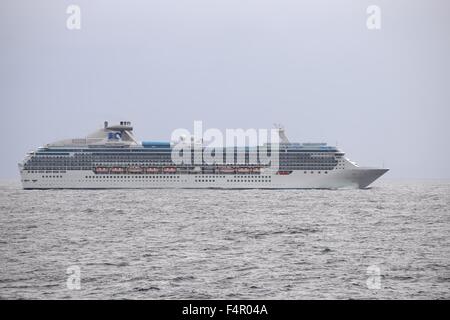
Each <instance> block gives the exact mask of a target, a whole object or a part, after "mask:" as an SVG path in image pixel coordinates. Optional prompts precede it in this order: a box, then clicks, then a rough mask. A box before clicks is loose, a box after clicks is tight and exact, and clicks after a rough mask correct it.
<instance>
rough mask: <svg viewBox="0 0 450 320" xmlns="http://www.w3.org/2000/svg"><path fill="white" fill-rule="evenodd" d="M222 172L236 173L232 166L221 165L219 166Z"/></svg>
mask: <svg viewBox="0 0 450 320" xmlns="http://www.w3.org/2000/svg"><path fill="white" fill-rule="evenodd" d="M219 172H220V173H234V168H231V167H221V168H219Z"/></svg>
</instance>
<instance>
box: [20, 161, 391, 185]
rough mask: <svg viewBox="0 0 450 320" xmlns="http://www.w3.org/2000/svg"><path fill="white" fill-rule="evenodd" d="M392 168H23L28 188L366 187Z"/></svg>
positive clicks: (23, 179)
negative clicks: (276, 170) (107, 171)
mask: <svg viewBox="0 0 450 320" xmlns="http://www.w3.org/2000/svg"><path fill="white" fill-rule="evenodd" d="M387 171H388V169H375V168H362V167H356V166H355V167H353V168H345V169H338V170H331V171H328V172H327V173H326V174H325V173H324V172H321V173H319V172H318V171H314V172H312V171H307V172H305V171H293V172H292V173H291V174H289V175H277V174H263V173H262V174H242V175H239V174H211V175H208V174H176V173H175V174H115V175H113V174H105V175H102V174H95V173H94V172H93V171H75V170H73V171H65V172H64V171H34V172H28V171H26V170H20V173H21V181H22V186H23V188H24V189H152V188H161V189H169V188H179V189H339V188H366V187H367V186H369V185H370V184H371V183H372V182H373V181H375V180H376V179H378V178H379V177H380V176H381V175H383V174H384V173H385V172H387Z"/></svg>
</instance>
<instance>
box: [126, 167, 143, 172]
mask: <svg viewBox="0 0 450 320" xmlns="http://www.w3.org/2000/svg"><path fill="white" fill-rule="evenodd" d="M143 171H144V170H143V169H142V168H141V167H129V168H128V173H142V172H143Z"/></svg>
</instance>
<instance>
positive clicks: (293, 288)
mask: <svg viewBox="0 0 450 320" xmlns="http://www.w3.org/2000/svg"><path fill="white" fill-rule="evenodd" d="M0 270H1V272H0V298H1V299H385V298H387V299H450V182H449V181H395V182H394V181H388V180H381V181H380V182H377V183H375V184H374V185H373V187H372V188H371V189H367V190H339V191H335V190H237V191H236V190H235V191H233V190H45V191H36V190H31V191H25V190H22V189H21V187H20V185H19V183H18V182H5V181H3V182H1V183H0Z"/></svg>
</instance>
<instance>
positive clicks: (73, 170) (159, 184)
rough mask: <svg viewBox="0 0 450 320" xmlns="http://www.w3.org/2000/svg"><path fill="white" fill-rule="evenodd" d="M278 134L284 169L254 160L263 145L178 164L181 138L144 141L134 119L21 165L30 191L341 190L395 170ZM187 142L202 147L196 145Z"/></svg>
mask: <svg viewBox="0 0 450 320" xmlns="http://www.w3.org/2000/svg"><path fill="white" fill-rule="evenodd" d="M277 130H279V136H280V141H279V142H278V143H277V145H276V148H275V147H274V146H273V145H272V144H270V143H268V144H267V143H266V145H265V150H266V151H267V150H268V152H269V153H270V152H277V156H278V157H277V164H276V167H275V166H273V165H272V163H269V164H268V163H263V162H262V161H260V158H259V157H258V156H256V157H252V156H253V155H252V153H256V152H260V151H261V150H262V149H263V148H262V146H256V147H223V150H222V151H226V152H223V154H224V155H225V154H228V155H229V154H231V155H232V157H231V160H230V159H226V161H219V162H217V163H209V162H208V163H207V162H206V161H204V159H200V161H192V162H191V163H189V162H185V163H177V162H176V161H174V160H173V156H172V154H173V150H174V142H173V141H169V142H160V141H143V142H139V141H138V140H136V138H135V136H134V134H133V127H132V126H131V123H130V122H129V121H121V122H119V123H118V124H114V125H109V124H108V122H106V121H105V123H104V126H103V128H101V129H99V130H97V131H95V132H94V133H92V134H90V135H88V136H86V137H85V138H81V139H67V140H61V141H57V142H54V143H50V144H47V145H45V146H43V147H39V148H38V149H37V150H35V151H32V152H29V153H28V154H27V155H26V157H25V159H24V160H23V161H22V162H21V163H19V170H20V175H21V182H22V186H23V188H24V189H114V188H115V189H121V188H123V189H125V188H191V189H201V188H211V189H214V188H217V189H338V188H367V187H368V186H369V185H370V184H371V183H373V182H374V181H375V180H376V179H378V178H379V177H380V176H382V175H383V174H384V173H386V172H387V171H388V169H384V168H369V167H360V166H358V165H357V164H356V163H354V162H352V161H350V160H349V159H347V158H346V157H345V154H344V152H342V151H340V150H339V149H337V148H336V147H333V146H328V145H327V144H326V143H291V142H289V140H288V139H287V137H286V135H285V133H284V129H283V128H281V127H280V128H278V129H277ZM185 143H188V144H189V143H191V144H192V148H194V146H193V144H194V142H189V141H188V142H185ZM197 147H198V146H197ZM201 148H203V149H204V148H207V147H201ZM230 148H232V149H231V150H230ZM225 149H227V150H225ZM275 150H276V151H275ZM230 151H231V152H230ZM250 159H256V161H250ZM197 160H198V159H197ZM224 160H225V156H224ZM274 168H275V169H274Z"/></svg>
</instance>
